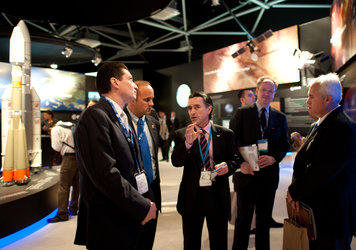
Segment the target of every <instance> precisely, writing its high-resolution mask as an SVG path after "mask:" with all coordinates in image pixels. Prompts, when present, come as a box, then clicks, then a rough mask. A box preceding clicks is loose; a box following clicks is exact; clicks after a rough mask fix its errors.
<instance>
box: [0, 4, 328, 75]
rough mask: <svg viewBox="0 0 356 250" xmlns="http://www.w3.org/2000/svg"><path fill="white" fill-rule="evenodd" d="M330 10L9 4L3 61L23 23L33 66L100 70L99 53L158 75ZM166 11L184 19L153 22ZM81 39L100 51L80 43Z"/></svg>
mask: <svg viewBox="0 0 356 250" xmlns="http://www.w3.org/2000/svg"><path fill="white" fill-rule="evenodd" d="M216 4H218V5H216ZM331 4H332V0H313V1H310V0H274V1H268V0H241V1H238V0H188V1H187V0H176V1H170V0H154V1H153V0H150V1H140V0H130V1H106V0H102V1H100V2H98V3H97V4H95V5H92V4H88V3H87V2H84V1H83V0H80V1H72V5H69V4H68V6H66V5H65V4H64V3H63V2H60V3H51V4H48V2H43V3H42V4H41V3H38V4H36V6H33V1H26V2H25V3H24V5H23V6H21V10H17V5H18V3H16V2H13V4H12V3H7V4H6V5H7V6H2V7H0V9H1V11H0V12H1V16H0V61H4V62H7V61H8V39H9V37H10V36H11V31H12V28H13V26H14V25H16V24H17V23H18V21H19V20H20V19H23V20H25V23H26V25H27V27H28V29H29V32H30V36H31V41H32V47H31V49H32V65H33V66H43V67H48V66H49V64H50V62H51V61H53V63H57V64H58V65H59V69H63V70H69V71H76V72H81V73H84V72H91V71H96V70H97V68H98V67H97V66H94V64H93V63H91V59H92V58H93V56H94V55H95V54H96V53H97V52H98V53H100V55H101V57H102V59H103V61H123V62H125V63H126V64H127V65H128V67H129V68H138V67H148V68H150V69H152V70H157V69H161V68H165V67H169V66H174V65H179V64H182V63H187V62H189V61H195V60H198V59H201V58H202V54H203V53H206V52H209V51H212V50H216V49H219V48H222V47H225V46H228V45H231V44H234V43H237V42H240V41H246V40H247V39H248V38H251V37H256V36H258V35H260V34H262V33H263V32H265V31H267V30H268V29H272V30H273V31H277V30H280V29H282V28H286V27H289V26H292V25H295V24H302V23H306V22H309V21H312V20H315V19H319V18H322V17H325V16H329V12H330V6H331ZM26 5H27V6H26ZM167 6H168V7H170V9H171V10H172V9H176V10H178V11H179V15H177V16H175V17H172V18H170V19H167V20H160V19H157V18H152V16H151V15H152V13H153V12H155V11H156V12H158V11H157V10H162V9H164V8H165V7H167ZM28 10H30V11H28ZM161 13H162V12H161ZM232 13H233V14H234V16H233V15H232ZM315 35H317V34H315ZM80 38H86V39H85V40H86V41H91V42H95V44H92V45H90V46H91V47H90V46H88V45H83V44H79V43H78V42H79V41H78V39H80ZM88 39H89V40H88ZM188 44H190V45H191V46H188ZM65 46H70V47H72V48H73V55H72V56H71V57H70V58H65V57H64V56H63V55H61V53H60V51H61V50H62V49H63V48H64V47H65ZM6 49H7V51H6ZM71 58H72V59H71Z"/></svg>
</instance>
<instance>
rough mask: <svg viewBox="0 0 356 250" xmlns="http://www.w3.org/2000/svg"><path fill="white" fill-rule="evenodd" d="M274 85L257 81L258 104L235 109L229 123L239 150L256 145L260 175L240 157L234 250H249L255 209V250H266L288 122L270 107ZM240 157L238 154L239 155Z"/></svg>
mask: <svg viewBox="0 0 356 250" xmlns="http://www.w3.org/2000/svg"><path fill="white" fill-rule="evenodd" d="M276 90H277V84H276V83H275V81H274V80H273V79H272V78H270V77H261V78H259V79H258V81H257V88H256V95H257V102H256V103H255V104H252V105H248V106H245V107H242V108H239V109H237V111H236V113H235V114H234V116H233V118H232V119H231V121H230V128H231V129H232V130H233V131H234V133H235V142H236V143H237V146H238V147H244V146H250V145H254V144H256V145H257V148H258V154H259V157H258V160H257V165H258V167H259V171H254V170H253V168H252V167H251V165H250V164H248V163H247V162H246V161H247V160H246V159H243V158H242V157H241V159H240V160H241V162H240V164H241V172H238V173H235V174H234V178H233V180H234V183H235V188H236V192H237V197H238V199H237V203H238V205H237V207H238V210H237V220H236V223H235V233H234V244H233V249H244V250H246V249H247V248H248V242H249V233H250V226H251V221H252V216H253V211H254V208H255V209H256V249H269V248H270V242H269V229H270V219H271V216H272V209H273V204H274V197H275V193H276V189H277V187H278V182H279V166H278V163H279V162H280V161H281V160H282V159H283V158H284V156H285V154H286V153H287V150H288V149H289V142H288V131H287V119H286V116H285V115H284V114H282V113H281V112H279V111H278V110H276V109H274V108H272V107H270V103H271V101H272V100H273V98H274V94H275V92H276ZM239 154H240V153H239Z"/></svg>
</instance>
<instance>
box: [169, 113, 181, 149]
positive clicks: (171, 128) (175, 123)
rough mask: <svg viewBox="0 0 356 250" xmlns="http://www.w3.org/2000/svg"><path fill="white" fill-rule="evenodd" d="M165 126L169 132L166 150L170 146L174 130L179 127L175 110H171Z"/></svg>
mask: <svg viewBox="0 0 356 250" xmlns="http://www.w3.org/2000/svg"><path fill="white" fill-rule="evenodd" d="M167 127H168V132H169V137H168V146H169V148H168V151H169V150H170V148H171V146H172V141H173V140H174V134H175V131H176V130H177V129H179V120H178V118H177V117H176V112H174V111H172V112H171V117H170V119H167Z"/></svg>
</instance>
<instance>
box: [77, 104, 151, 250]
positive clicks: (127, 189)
mask: <svg viewBox="0 0 356 250" xmlns="http://www.w3.org/2000/svg"><path fill="white" fill-rule="evenodd" d="M75 140H76V157H77V161H78V168H79V171H80V185H81V186H80V192H81V193H80V204H79V214H78V224H77V232H76V237H75V244H80V245H86V246H87V248H89V249H90V248H94V249H112V248H115V247H117V246H118V244H119V245H120V249H133V248H134V247H133V246H134V245H135V244H136V239H137V238H138V236H139V231H140V230H139V229H140V227H141V224H140V223H141V221H143V219H144V218H145V217H146V215H147V213H148V211H149V209H150V203H149V201H148V200H147V199H146V198H145V197H143V196H142V195H141V194H139V192H138V191H137V185H136V180H135V177H134V174H135V173H136V172H137V170H138V166H137V164H136V161H135V159H134V150H137V148H134V149H130V146H129V143H128V142H127V140H126V138H125V135H124V133H123V130H122V128H121V126H120V124H119V122H118V120H117V117H116V115H115V113H114V111H113V109H112V107H111V106H110V104H109V103H108V102H107V101H105V100H104V99H100V100H99V102H98V103H97V104H96V105H94V106H92V107H89V108H88V109H86V110H85V111H84V112H83V113H82V115H81V117H80V119H79V121H78V125H77V129H76V132H75ZM135 145H137V142H136V144H135ZM136 154H137V153H136Z"/></svg>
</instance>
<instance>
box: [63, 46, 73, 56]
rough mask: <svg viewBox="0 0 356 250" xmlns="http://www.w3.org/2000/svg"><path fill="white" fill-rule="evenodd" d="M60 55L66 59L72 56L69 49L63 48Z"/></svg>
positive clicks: (71, 51) (71, 50)
mask: <svg viewBox="0 0 356 250" xmlns="http://www.w3.org/2000/svg"><path fill="white" fill-rule="evenodd" d="M61 53H62V55H64V56H65V57H66V58H68V57H70V56H71V55H72V54H73V49H72V48H71V47H65V48H64V49H63V50H62V52H61Z"/></svg>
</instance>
